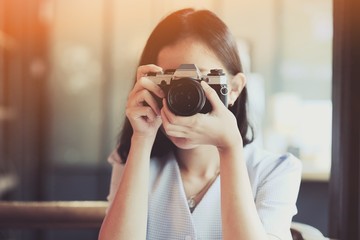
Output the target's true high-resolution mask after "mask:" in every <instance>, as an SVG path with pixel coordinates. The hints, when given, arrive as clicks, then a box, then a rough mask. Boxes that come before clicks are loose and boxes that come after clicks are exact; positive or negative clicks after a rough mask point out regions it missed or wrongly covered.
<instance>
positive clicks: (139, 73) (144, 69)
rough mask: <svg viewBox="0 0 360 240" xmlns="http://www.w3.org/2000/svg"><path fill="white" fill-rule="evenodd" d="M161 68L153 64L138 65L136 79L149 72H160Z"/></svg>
mask: <svg viewBox="0 0 360 240" xmlns="http://www.w3.org/2000/svg"><path fill="white" fill-rule="evenodd" d="M162 71H163V69H162V68H161V67H159V66H156V65H155V64H148V65H142V66H140V67H138V69H137V72H136V80H139V79H140V78H141V77H144V76H146V74H148V73H149V72H155V73H156V72H162Z"/></svg>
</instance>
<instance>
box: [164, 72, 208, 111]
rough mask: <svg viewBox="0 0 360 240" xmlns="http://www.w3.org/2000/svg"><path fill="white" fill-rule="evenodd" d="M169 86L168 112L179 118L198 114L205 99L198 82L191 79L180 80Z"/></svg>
mask: <svg viewBox="0 0 360 240" xmlns="http://www.w3.org/2000/svg"><path fill="white" fill-rule="evenodd" d="M171 84H172V85H171V87H170V89H169V92H168V97H167V103H168V106H169V109H170V111H172V112H173V113H175V114H176V115H180V116H191V115H194V114H196V113H198V112H200V110H201V109H202V108H203V107H204V104H205V102H206V97H205V94H204V90H203V89H202V87H201V85H200V83H199V82H198V81H196V80H195V79H192V78H180V79H177V80H174V81H173V82H172V83H171Z"/></svg>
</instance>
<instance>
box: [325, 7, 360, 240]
mask: <svg viewBox="0 0 360 240" xmlns="http://www.w3.org/2000/svg"><path fill="white" fill-rule="evenodd" d="M359 11H360V1H358V0H336V1H334V43H333V138H332V139H333V140H332V144H333V146H332V148H333V151H332V156H333V157H332V171H331V179H330V219H329V222H330V226H329V229H330V237H332V238H336V239H360V175H359V173H360V106H359V103H360V94H359V91H360V81H359V80H360V67H359V66H360V27H359V21H360V16H359Z"/></svg>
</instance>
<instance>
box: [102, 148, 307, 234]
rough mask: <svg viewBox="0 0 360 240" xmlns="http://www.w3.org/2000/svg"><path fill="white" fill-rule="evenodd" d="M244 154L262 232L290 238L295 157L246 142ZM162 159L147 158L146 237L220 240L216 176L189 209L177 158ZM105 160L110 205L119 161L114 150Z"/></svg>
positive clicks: (297, 176) (297, 166)
mask: <svg viewBox="0 0 360 240" xmlns="http://www.w3.org/2000/svg"><path fill="white" fill-rule="evenodd" d="M244 155H245V159H246V165H247V169H248V174H249V179H250V183H251V188H252V192H253V196H254V202H255V204H256V208H257V212H258V214H259V217H260V219H261V221H262V224H263V226H264V228H265V230H266V232H267V233H268V234H269V235H272V236H274V237H277V238H279V239H282V240H291V239H292V237H291V233H290V225H291V221H292V217H293V216H294V215H295V214H296V213H297V208H296V199H297V195H298V191H299V186H300V181H301V163H300V161H299V160H298V159H297V158H295V157H294V156H293V155H291V154H285V155H274V154H271V153H269V152H266V151H264V150H260V149H258V148H257V147H255V146H251V144H250V145H247V146H246V147H245V148H244ZM166 158H167V159H168V160H167V161H157V160H156V159H151V161H150V181H149V208H148V225H147V239H148V240H178V239H179V240H180V239H181V240H183V239H185V240H190V239H198V240H200V239H206V240H213V239H214V240H215V239H222V227H221V205H220V176H219V177H218V178H217V179H216V180H215V182H214V183H213V184H212V185H211V187H210V188H209V189H208V191H207V192H206V194H205V195H204V197H203V198H202V199H201V201H200V202H199V203H198V205H197V206H196V208H195V210H194V211H193V213H191V212H190V211H189V208H188V204H187V201H186V195H185V192H184V187H183V183H182V180H181V175H180V170H179V166H178V164H177V161H176V159H175V157H174V155H172V154H170V155H169V156H166ZM108 161H109V162H110V163H111V164H112V166H113V170H112V176H111V184H110V193H109V196H108V200H109V202H110V204H111V203H112V201H113V199H114V195H115V192H116V190H117V188H118V185H119V183H120V181H121V176H122V172H123V169H124V168H123V166H124V165H122V164H121V163H120V158H119V156H118V154H117V153H116V152H115V151H114V152H113V153H112V154H111V155H110V157H109V159H108ZM161 162H165V163H164V164H162V163H161Z"/></svg>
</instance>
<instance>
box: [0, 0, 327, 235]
mask: <svg viewBox="0 0 360 240" xmlns="http://www.w3.org/2000/svg"><path fill="white" fill-rule="evenodd" d="M184 7H194V8H197V9H202V8H206V9H209V10H212V11H214V12H215V13H216V14H218V15H219V16H220V17H221V18H222V19H223V20H224V21H225V23H226V24H227V25H228V26H229V27H230V29H231V31H232V32H233V34H234V35H235V37H236V38H237V41H238V46H239V51H240V57H241V59H242V61H243V63H244V66H245V71H246V75H247V76H248V88H249V98H250V104H249V111H250V115H251V117H252V122H253V124H254V126H255V134H256V142H255V144H259V145H260V146H263V147H265V148H266V149H268V150H270V151H273V152H284V151H288V152H291V153H293V154H294V155H296V156H298V157H299V158H300V159H301V160H302V162H303V168H304V172H303V180H302V185H301V189H300V195H299V200H298V208H299V213H298V215H297V216H296V217H295V218H294V220H295V221H299V222H303V223H307V224H310V225H312V226H315V227H317V228H318V229H320V230H321V231H322V232H323V233H324V234H325V235H326V234H327V231H328V227H327V219H328V180H329V170H330V161H331V156H330V154H331V112H332V109H331V108H332V104H331V78H332V76H331V71H332V65H331V64H332V26H333V23H332V1H329V0H268V1H263V0H252V1H236V0H223V1H217V0H197V1H191V0H183V1H175V0H167V1H160V0H133V1H115V0H26V1H24V0H1V1H0V199H1V200H17V201H47V200H105V199H106V196H107V193H108V189H109V180H110V172H111V169H110V166H109V164H108V163H107V161H106V159H107V156H108V155H109V153H110V152H111V151H112V149H113V148H114V147H115V144H116V138H117V135H118V133H119V131H120V127H121V124H122V121H123V118H124V106H125V101H126V99H127V93H128V91H129V90H130V87H131V85H132V79H133V76H134V73H135V70H136V66H137V62H138V59H139V57H140V54H141V51H142V48H143V46H144V44H145V41H146V39H147V37H148V36H149V34H150V32H151V31H152V29H153V28H154V26H155V25H156V24H157V23H158V22H159V20H160V19H161V18H163V17H164V16H165V15H167V14H168V13H170V12H171V11H173V10H177V9H180V8H184ZM314 213H316V214H314ZM0 214H1V213H0ZM96 237H97V230H96V229H95V230H94V229H92V230H71V231H70V230H46V231H25V230H24V231H20V230H16V231H15V230H0V239H65V238H66V239H96Z"/></svg>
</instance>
